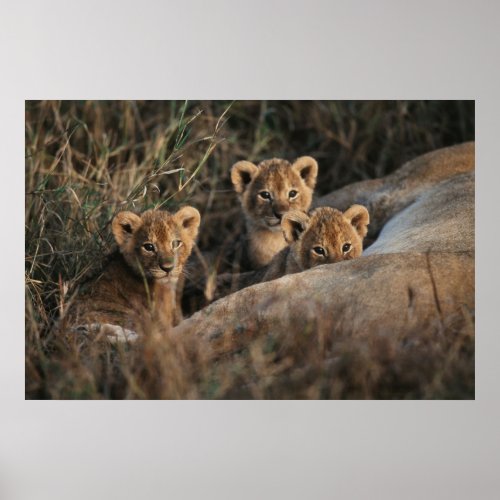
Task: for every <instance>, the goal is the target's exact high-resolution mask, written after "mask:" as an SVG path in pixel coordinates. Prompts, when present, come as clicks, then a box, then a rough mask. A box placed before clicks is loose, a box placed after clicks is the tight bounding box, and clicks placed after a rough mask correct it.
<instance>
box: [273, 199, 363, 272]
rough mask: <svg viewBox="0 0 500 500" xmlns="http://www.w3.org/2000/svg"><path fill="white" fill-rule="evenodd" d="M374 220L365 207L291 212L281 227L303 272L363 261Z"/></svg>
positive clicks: (323, 208) (325, 208)
mask: <svg viewBox="0 0 500 500" xmlns="http://www.w3.org/2000/svg"><path fill="white" fill-rule="evenodd" d="M369 222H370V217H369V214H368V210H367V209H366V208H365V207H363V206H361V205H353V206H352V207H350V208H349V209H347V210H346V211H345V212H343V213H342V212H341V211H340V210H337V209H335V208H330V207H321V208H317V209H315V210H313V211H311V212H310V214H309V215H308V214H305V213H303V212H297V211H291V212H289V213H288V214H286V215H285V216H284V217H283V220H282V222H281V226H282V229H283V233H284V236H285V239H286V241H287V242H288V243H289V244H290V245H291V251H292V252H293V254H294V256H295V259H296V260H297V262H298V263H299V264H300V265H301V267H302V269H309V268H311V267H314V266H318V265H320V264H329V263H334V262H340V261H342V260H350V259H354V258H355V257H359V256H360V255H361V253H362V252H363V238H364V237H365V236H366V233H367V232H368V224H369Z"/></svg>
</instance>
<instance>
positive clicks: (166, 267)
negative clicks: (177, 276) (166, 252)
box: [160, 262, 174, 273]
mask: <svg viewBox="0 0 500 500" xmlns="http://www.w3.org/2000/svg"><path fill="white" fill-rule="evenodd" d="M160 268H161V269H162V270H163V271H165V272H166V273H169V272H170V271H172V269H173V268H174V265H173V263H171V262H168V263H163V264H160Z"/></svg>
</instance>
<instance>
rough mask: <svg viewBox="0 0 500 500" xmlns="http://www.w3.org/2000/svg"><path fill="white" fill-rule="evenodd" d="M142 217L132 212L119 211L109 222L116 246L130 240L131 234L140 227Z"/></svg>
mask: <svg viewBox="0 0 500 500" xmlns="http://www.w3.org/2000/svg"><path fill="white" fill-rule="evenodd" d="M141 225H142V219H141V218H140V217H139V216H138V215H137V214H134V213H133V212H119V213H117V214H116V215H115V218H114V219H113V222H112V224H111V230H112V231H113V236H114V237H115V240H116V242H117V243H118V246H120V247H121V246H123V245H124V244H125V243H127V242H128V241H130V238H131V237H132V235H133V234H134V233H135V232H136V231H137V230H138V229H139V228H140V227H141Z"/></svg>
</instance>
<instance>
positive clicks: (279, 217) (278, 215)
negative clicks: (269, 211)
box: [273, 210, 283, 220]
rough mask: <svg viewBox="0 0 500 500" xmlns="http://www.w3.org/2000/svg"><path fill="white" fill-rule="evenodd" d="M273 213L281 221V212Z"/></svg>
mask: <svg viewBox="0 0 500 500" xmlns="http://www.w3.org/2000/svg"><path fill="white" fill-rule="evenodd" d="M273 213H274V216H275V217H276V218H277V219H279V220H281V218H282V217H283V212H276V210H273Z"/></svg>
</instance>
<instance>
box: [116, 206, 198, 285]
mask: <svg viewBox="0 0 500 500" xmlns="http://www.w3.org/2000/svg"><path fill="white" fill-rule="evenodd" d="M199 225H200V213H199V212H198V210H196V209H195V208H193V207H184V208H181V209H180V210H179V211H178V212H177V213H175V214H170V213H168V212H165V211H161V210H147V211H146V212H144V213H143V214H142V215H137V214H134V213H133V212H120V213H118V214H117V215H116V216H115V218H114V219H113V223H112V229H113V235H114V237H115V240H116V242H117V243H118V247H119V249H120V252H121V254H122V255H123V257H124V259H125V261H126V262H127V264H128V265H129V266H130V267H131V268H132V269H133V270H134V272H135V273H136V274H138V275H140V276H144V277H146V278H147V279H150V280H167V279H171V278H177V277H178V276H179V274H180V273H181V271H182V268H183V266H184V263H185V262H186V260H187V258H188V257H189V254H190V253H191V250H192V248H193V243H194V240H195V238H196V235H197V234H198V227H199Z"/></svg>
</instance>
